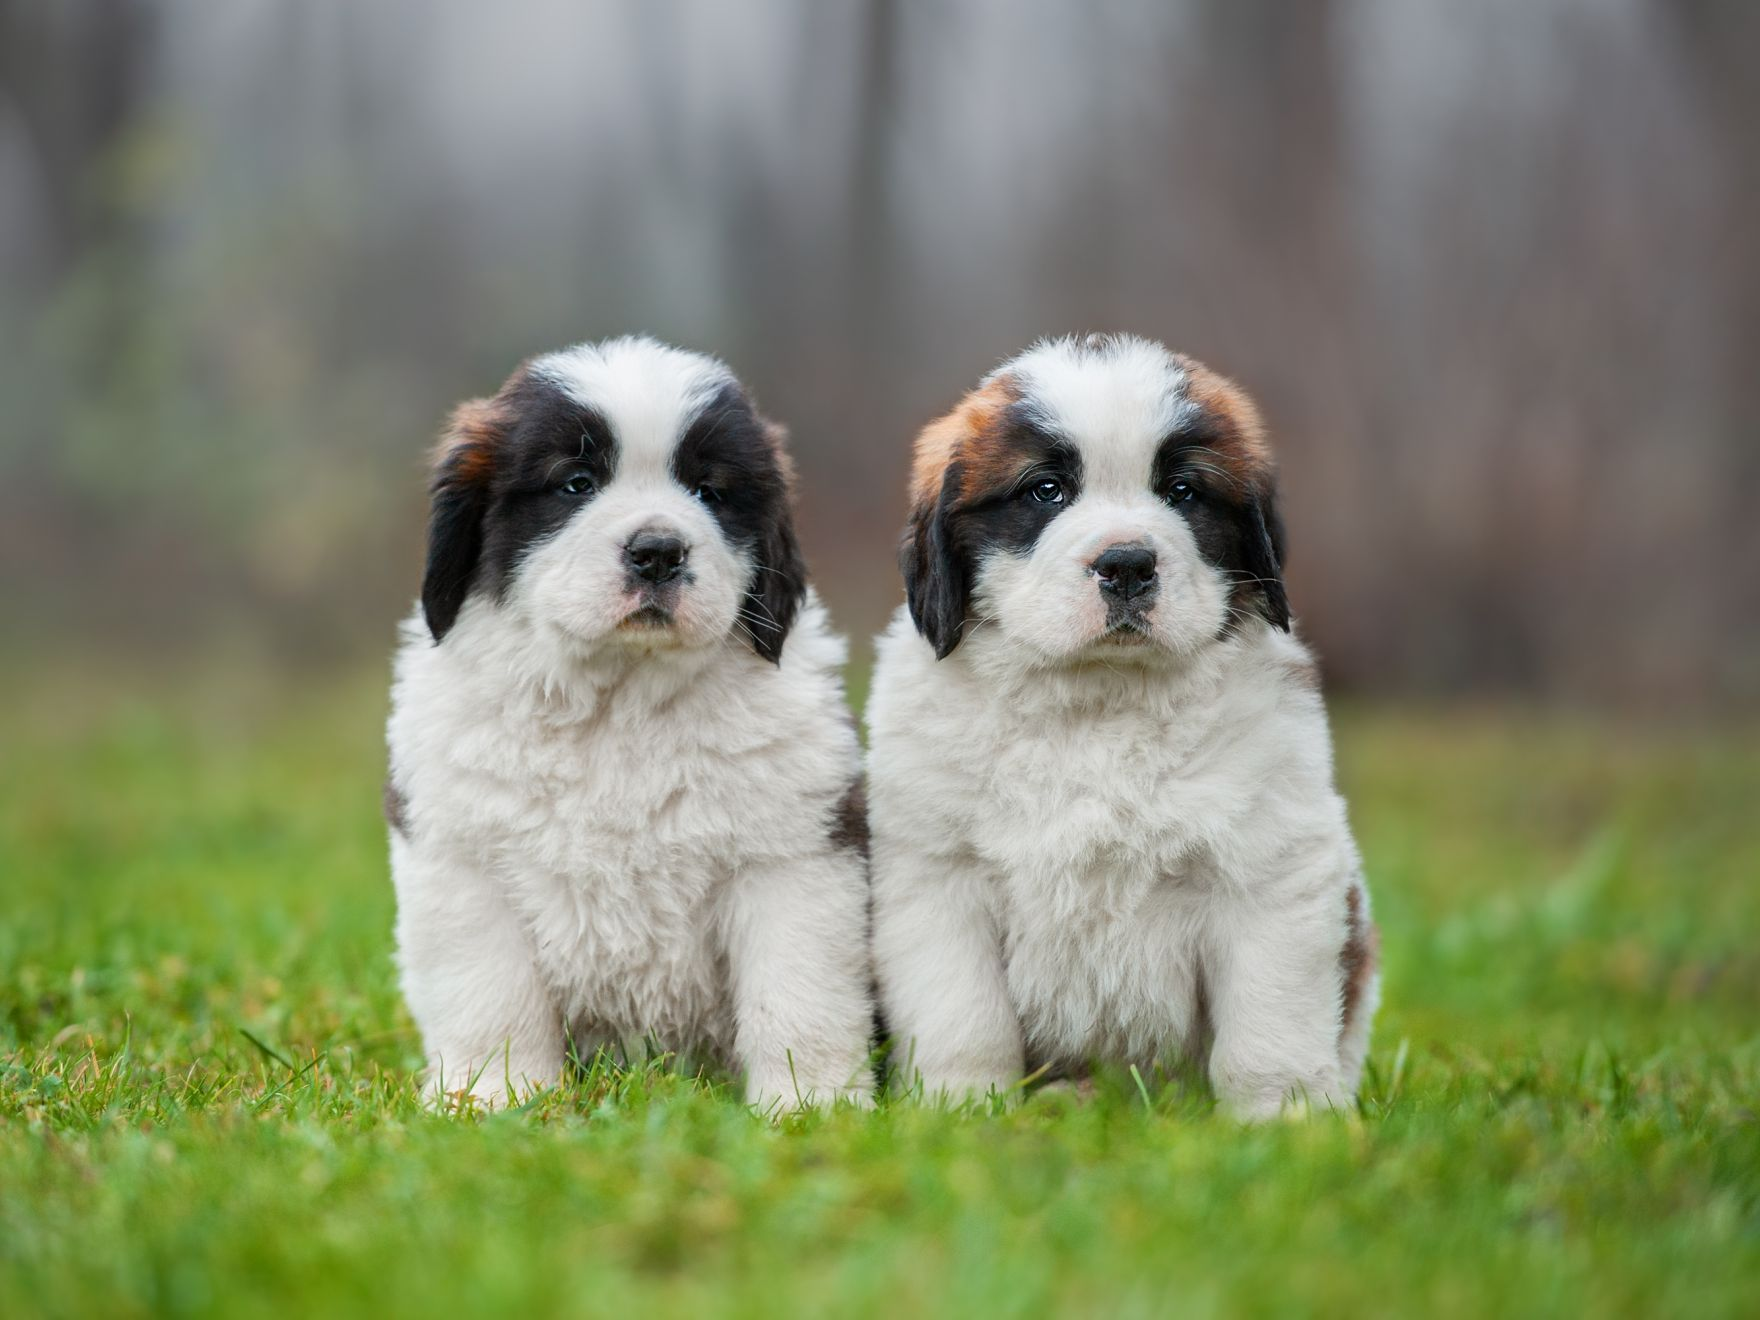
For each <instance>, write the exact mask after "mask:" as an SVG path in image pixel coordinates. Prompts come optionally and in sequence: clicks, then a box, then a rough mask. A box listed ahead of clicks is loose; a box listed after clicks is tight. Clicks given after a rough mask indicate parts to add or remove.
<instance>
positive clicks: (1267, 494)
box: [1244, 482, 1289, 632]
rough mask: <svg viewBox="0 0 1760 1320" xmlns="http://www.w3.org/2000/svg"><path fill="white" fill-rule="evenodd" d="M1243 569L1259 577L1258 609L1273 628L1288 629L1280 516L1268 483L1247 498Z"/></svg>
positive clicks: (1286, 630) (1257, 584)
mask: <svg viewBox="0 0 1760 1320" xmlns="http://www.w3.org/2000/svg"><path fill="white" fill-rule="evenodd" d="M1244 513H1245V516H1246V520H1247V528H1246V531H1247V534H1246V556H1245V557H1246V568H1247V572H1249V573H1250V574H1252V575H1253V577H1254V578H1256V579H1258V580H1257V581H1256V582H1255V583H1254V584H1253V585H1254V586H1255V587H1256V588H1257V589H1258V592H1259V612H1260V613H1261V614H1262V615H1264V616H1265V621H1266V622H1267V623H1269V624H1270V625H1271V626H1272V627H1273V628H1281V629H1282V630H1283V631H1284V632H1288V631H1289V595H1288V593H1286V592H1285V591H1284V587H1283V557H1284V539H1283V519H1282V518H1281V517H1280V516H1279V515H1278V512H1277V497H1276V492H1275V490H1274V488H1273V487H1272V485H1271V483H1270V482H1267V483H1266V484H1265V486H1264V487H1263V489H1262V490H1260V491H1259V492H1258V493H1256V494H1254V495H1253V496H1252V497H1250V498H1249V499H1248V501H1247V505H1246V509H1245V510H1244Z"/></svg>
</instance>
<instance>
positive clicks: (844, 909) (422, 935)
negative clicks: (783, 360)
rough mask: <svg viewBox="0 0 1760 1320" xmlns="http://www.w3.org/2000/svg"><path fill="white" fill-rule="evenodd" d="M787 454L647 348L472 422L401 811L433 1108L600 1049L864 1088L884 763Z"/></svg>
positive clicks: (416, 998) (700, 364) (396, 759)
mask: <svg viewBox="0 0 1760 1320" xmlns="http://www.w3.org/2000/svg"><path fill="white" fill-rule="evenodd" d="M781 442H782V438H781V434H780V432H779V431H778V430H777V429H776V428H775V427H773V426H771V425H770V424H769V423H767V422H765V421H764V420H763V419H762V418H761V417H759V416H758V414H757V413H756V412H755V410H754V409H753V407H752V405H751V403H750V400H749V399H748V398H747V396H746V394H745V392H744V390H743V389H742V388H741V387H740V386H739V384H738V382H737V381H736V380H735V379H734V378H733V376H732V375H731V374H730V373H729V372H728V371H727V369H726V368H725V367H724V366H722V365H721V364H720V363H719V362H715V361H713V360H711V359H708V358H704V357H700V356H697V355H695V354H688V353H683V352H679V351H677V350H673V349H668V348H665V347H662V346H661V345H659V344H656V343H654V342H652V341H650V340H639V339H637V340H618V341H614V342H611V343H608V344H604V345H596V346H582V347H580V348H576V349H571V350H568V351H566V352H563V353H557V354H551V355H548V356H546V357H541V358H537V359H535V360H533V361H532V362H529V363H527V364H526V365H524V366H522V367H521V368H520V369H519V370H518V371H516V372H515V373H514V375H513V376H512V377H511V378H510V379H509V381H508V382H507V384H506V385H504V386H503V387H502V389H501V391H500V392H499V393H498V394H497V395H496V396H495V397H494V398H492V399H488V400H478V401H474V402H472V403H468V404H465V405H464V406H462V407H461V408H460V409H459V410H458V411H457V412H456V413H455V414H454V418H453V422H452V424H451V426H450V427H449V429H448V432H447V434H446V436H445V437H444V438H443V440H442V442H441V446H440V449H439V452H438V453H437V455H436V459H435V478H434V492H433V493H434V502H433V512H432V516H431V521H430V536H429V553H428V572H427V578H426V581H425V583H424V588H423V607H422V609H421V610H419V611H418V612H417V613H416V614H415V615H414V616H412V617H411V618H410V619H409V620H408V621H407V622H406V623H405V625H404V628H403V641H402V646H401V648H400V650H399V652H398V656H397V663H396V678H395V683H394V687H393V692H392V714H391V719H390V725H389V742H390V754H391V776H390V783H389V785H388V787H387V793H386V802H387V814H388V817H389V818H390V821H391V858H392V872H393V877H394V879H395V882H396V887H397V899H398V913H397V943H398V957H399V962H400V966H401V969H402V977H403V988H404V993H405V996H406V998H407V1000H408V1002H409V1006H410V1010H411V1012H412V1014H413V1015H414V1017H415V1019H416V1022H417V1024H418V1025H419V1026H420V1028H421V1031H422V1038H423V1043H424V1048H425V1051H426V1054H427V1058H428V1065H429V1080H428V1085H429V1088H430V1090H431V1092H433V1093H450V1092H457V1091H469V1092H470V1093H472V1094H474V1095H475V1096H477V1097H479V1098H480V1099H483V1100H485V1101H487V1102H489V1103H496V1102H499V1101H501V1100H503V1099H505V1098H506V1097H507V1096H509V1094H517V1093H523V1092H525V1091H527V1090H529V1089H531V1088H533V1087H537V1086H541V1085H547V1084H551V1083H554V1082H556V1081H557V1080H558V1078H559V1077H560V1076H561V1075H562V1072H563V1069H564V1066H565V1062H566V1057H567V1053H568V1051H569V1050H570V1048H571V1047H572V1050H573V1051H574V1052H575V1053H576V1054H578V1055H579V1056H580V1057H583V1058H585V1057H590V1056H591V1054H592V1052H593V1051H594V1050H596V1049H599V1048H606V1049H610V1050H612V1051H614V1052H617V1053H619V1054H622V1055H625V1056H632V1055H633V1056H635V1057H638V1058H639V1057H642V1056H644V1055H645V1053H646V1052H647V1051H649V1050H653V1049H659V1050H665V1051H670V1052H676V1053H677V1054H679V1055H681V1056H683V1057H684V1058H685V1059H687V1060H691V1061H693V1062H700V1063H706V1064H710V1065H720V1066H727V1067H731V1068H737V1069H739V1070H741V1071H743V1073H744V1076H745V1086H746V1091H747V1095H748V1097H749V1098H750V1099H751V1100H753V1101H754V1102H755V1103H758V1104H760V1105H764V1106H771V1105H777V1104H783V1105H793V1104H795V1103H797V1102H801V1101H816V1100H826V1099H830V1098H832V1097H835V1096H846V1095H847V1096H858V1097H859V1096H861V1095H863V1094H865V1093H866V1091H867V1089H868V1066H867V1052H868V1048H869V1046H868V1026H869V1021H870V1004H869V961H868V956H867V949H866V902H867V883H866V865H865V858H864V857H863V855H862V852H861V849H860V848H859V847H858V846H856V845H857V842H858V840H856V839H854V838H852V837H851V832H850V830H849V829H848V825H847V820H846V817H847V815H848V804H849V803H850V802H851V801H852V800H859V786H858V774H859V766H858V757H859V752H858V749H857V745H856V739H855V734H854V731H853V729H852V727H851V724H850V721H849V719H848V716H847V712H846V711H845V709H844V706H843V698H842V691H841V684H840V680H839V677H838V671H839V666H840V665H841V664H842V661H843V658H844V647H843V643H842V641H841V640H840V639H838V638H836V637H835V636H833V635H832V633H831V632H830V630H829V628H828V626H827V622H826V619H825V615H824V612H823V610H822V609H821V608H820V607H819V605H818V603H817V602H816V601H815V600H814V599H813V597H812V595H811V593H810V591H809V590H808V588H807V586H806V582H805V577H804V569H803V567H802V565H801V562H800V556H799V553H798V551H797V549H796V547H795V540H794V534H793V530H792V527H791V525H790V514H789V508H788V501H789V492H788V486H789V471H788V466H787V458H786V455H785V454H784V452H783V450H782V447H781Z"/></svg>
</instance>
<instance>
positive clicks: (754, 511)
mask: <svg viewBox="0 0 1760 1320" xmlns="http://www.w3.org/2000/svg"><path fill="white" fill-rule="evenodd" d="M672 475H673V479H674V480H676V481H677V482H678V484H679V485H681V486H683V487H684V488H685V489H686V490H688V491H691V492H692V493H694V494H697V496H698V498H700V499H701V500H702V501H703V503H704V505H705V506H706V507H707V508H708V510H709V513H710V516H712V517H713V518H714V519H715V521H716V522H717V523H718V524H719V525H720V527H721V532H722V535H723V536H725V537H726V538H727V540H728V543H729V544H730V545H733V546H735V547H736V548H739V549H743V550H745V551H746V552H747V553H749V554H750V555H751V556H752V561H753V571H752V582H751V586H750V588H749V589H748V590H747V592H746V595H745V598H744V599H743V600H742V601H741V602H740V608H739V624H740V630H741V631H742V632H744V633H745V635H746V636H747V637H748V638H749V639H750V641H751V644H752V649H753V650H755V651H756V652H757V653H758V654H759V655H761V656H763V657H764V658H765V659H766V660H769V661H770V662H771V663H772V664H779V663H780V662H781V659H782V647H783V643H784V642H785V641H786V640H787V638H788V634H789V630H790V629H791V628H793V626H794V621H795V616H796V615H797V614H798V613H799V612H800V607H801V602H802V601H803V600H804V599H805V597H806V591H807V569H806V563H805V561H803V560H802V558H801V552H800V545H799V543H798V542H797V541H796V539H795V533H794V518H793V515H792V513H791V512H790V510H789V506H788V478H787V474H786V473H785V472H784V471H783V468H782V459H781V457H780V450H779V447H778V442H777V440H776V439H775V438H774V437H773V436H772V434H771V432H770V430H769V429H768V427H767V424H766V423H765V422H764V420H763V419H762V418H761V417H759V416H758V414H757V413H756V412H755V411H754V410H753V408H752V405H751V401H750V400H749V399H747V398H746V396H745V393H744V392H743V391H742V390H741V389H740V388H739V386H737V385H735V384H732V383H729V384H728V385H726V386H724V387H723V388H722V390H721V392H720V393H719V394H717V395H716V397H715V398H714V400H713V401H712V402H710V403H709V404H708V405H707V406H706V407H705V408H704V409H703V410H702V412H701V413H699V414H698V415H697V417H696V419H695V420H694V421H693V422H692V423H691V425H690V426H689V427H688V428H687V429H686V431H685V433H684V435H683V437H682V438H680V440H679V442H678V445H677V447H676V448H675V449H674V450H673V454H672Z"/></svg>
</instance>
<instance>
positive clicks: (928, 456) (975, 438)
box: [911, 375, 1020, 510]
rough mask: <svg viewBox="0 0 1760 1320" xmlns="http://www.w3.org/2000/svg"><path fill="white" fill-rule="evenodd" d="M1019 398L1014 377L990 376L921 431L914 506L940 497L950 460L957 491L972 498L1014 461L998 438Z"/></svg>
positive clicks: (915, 463) (920, 506) (913, 468)
mask: <svg viewBox="0 0 1760 1320" xmlns="http://www.w3.org/2000/svg"><path fill="white" fill-rule="evenodd" d="M1019 397H1020V388H1019V386H1018V385H1017V384H1016V382H1015V380H1014V378H1013V377H1012V376H1008V375H997V376H992V377H991V378H990V379H989V380H987V381H986V382H985V383H984V384H982V385H980V386H979V387H978V388H977V389H975V390H973V391H972V392H971V393H970V394H968V395H966V397H965V398H963V399H961V400H960V401H959V403H958V405H957V406H956V407H955V408H954V410H953V411H952V412H950V413H948V414H947V415H946V416H945V417H941V418H938V419H936V420H935V421H933V422H930V423H929V424H928V425H927V426H925V427H924V428H923V429H922V431H921V432H920V433H919V434H918V436H917V445H916V455H915V458H914V459H913V461H912V463H911V507H912V509H913V510H921V509H926V508H928V507H929V506H930V505H932V504H934V502H935V501H936V500H937V499H938V498H939V497H940V495H941V487H942V484H943V483H944V482H945V480H946V478H947V469H948V467H949V466H950V465H951V464H953V463H956V462H957V463H959V464H960V465H961V477H960V493H961V494H962V495H964V496H970V495H971V494H972V493H974V492H975V491H978V490H982V489H986V488H987V487H988V486H989V484H990V483H991V482H993V481H994V480H995V479H996V475H997V473H996V469H998V468H999V467H1000V466H1004V465H1007V464H1009V463H1011V462H1012V456H1011V455H1009V454H1007V453H1006V452H1003V449H1002V446H1001V445H1000V443H999V441H1000V438H1001V434H1002V431H1003V427H1002V425H1001V423H1002V419H1003V416H1004V414H1005V413H1006V412H1007V411H1008V409H1009V408H1010V406H1012V405H1013V404H1014V402H1015V400H1016V399H1018V398H1019Z"/></svg>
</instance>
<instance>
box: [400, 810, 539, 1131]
mask: <svg viewBox="0 0 1760 1320" xmlns="http://www.w3.org/2000/svg"><path fill="white" fill-rule="evenodd" d="M391 872H392V878H393V880H394V881H395V882H396V886H397V961H398V965H399V967H400V968H401V970H402V974H403V975H402V980H403V993H404V998H405V1000H406V1002H407V1003H408V1004H409V1009H410V1013H411V1015H412V1016H413V1017H414V1018H415V1020H416V1025H417V1026H418V1027H420V1028H421V1032H422V1047H423V1050H424V1051H425V1053H426V1054H427V1059H428V1071H427V1080H426V1084H425V1086H424V1088H423V1089H424V1093H425V1094H426V1095H427V1097H428V1098H429V1099H430V1100H434V1099H438V1098H440V1097H441V1096H442V1095H449V1094H453V1093H456V1092H460V1091H469V1092H470V1094H471V1095H473V1096H475V1097H476V1098H477V1099H478V1100H480V1101H482V1102H483V1103H485V1104H487V1105H489V1106H491V1107H493V1106H496V1105H500V1104H503V1103H505V1102H506V1101H507V1100H508V1098H509V1097H510V1096H511V1097H514V1098H517V1097H518V1096H520V1095H523V1094H525V1093H527V1092H530V1091H532V1090H534V1089H536V1088H538V1087H540V1086H554V1085H555V1084H556V1082H557V1081H558V1080H559V1079H560V1077H561V1075H562V1049H563V1039H562V1036H563V1033H562V1023H561V1019H560V1016H559V1015H558V1013H557V1011H556V1006H555V1003H554V1002H553V1001H552V999H551V997H550V994H549V992H548V991H547V990H546V988H545V987H544V985H543V983H542V982H541V981H540V979H539V977H538V972H537V968H536V967H535V966H534V965H533V962H532V952H531V945H530V941H529V940H528V939H527V937H526V933H525V931H524V930H522V929H521V928H520V926H519V924H518V922H517V920H516V919H515V917H514V915H513V913H512V912H511V911H509V910H508V908H507V905H506V904H505V902H503V901H502V899H501V896H500V895H499V894H497V893H496V892H495V891H494V890H493V888H492V887H491V886H490V884H489V883H488V882H487V881H486V880H485V879H484V878H483V877H482V876H481V875H480V874H479V873H478V872H477V871H475V870H474V869H473V868H471V867H469V866H466V865H463V864H460V863H457V862H453V861H450V860H444V859H439V858H434V857H431V856H424V855H422V854H421V853H420V852H419V850H418V849H416V848H415V847H414V846H413V845H411V844H410V843H409V842H408V841H407V840H405V839H404V838H403V837H402V836H401V835H397V834H394V835H393V836H392V844H391Z"/></svg>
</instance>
